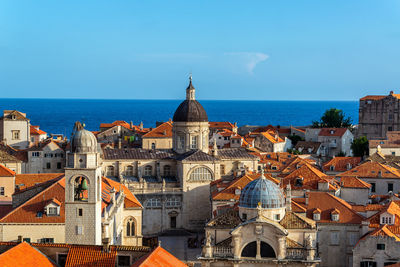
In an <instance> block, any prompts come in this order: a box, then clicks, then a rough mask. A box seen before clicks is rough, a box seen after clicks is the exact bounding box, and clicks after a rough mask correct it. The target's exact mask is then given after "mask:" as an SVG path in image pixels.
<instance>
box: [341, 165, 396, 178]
mask: <svg viewBox="0 0 400 267" xmlns="http://www.w3.org/2000/svg"><path fill="white" fill-rule="evenodd" d="M337 176H339V177H342V176H357V177H359V178H396V179H397V178H400V171H399V170H398V169H396V168H393V167H390V166H387V165H384V164H381V163H378V162H373V161H367V162H365V163H363V164H361V165H359V166H357V167H355V168H353V169H351V170H348V171H346V172H343V173H341V174H338V175H337Z"/></svg>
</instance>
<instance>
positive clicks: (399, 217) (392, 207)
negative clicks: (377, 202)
mask: <svg viewBox="0 0 400 267" xmlns="http://www.w3.org/2000/svg"><path fill="white" fill-rule="evenodd" d="M385 212H387V213H390V214H392V215H394V217H395V219H394V222H393V225H395V226H400V205H399V203H396V202H395V201H391V202H390V203H389V204H387V205H386V206H385V207H384V208H383V209H381V210H380V211H379V212H378V213H375V214H374V215H372V216H371V217H369V218H368V221H369V227H370V228H378V227H379V226H380V215H381V214H382V213H385Z"/></svg>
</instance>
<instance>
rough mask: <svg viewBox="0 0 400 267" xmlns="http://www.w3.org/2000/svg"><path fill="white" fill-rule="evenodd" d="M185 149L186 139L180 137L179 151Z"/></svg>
mask: <svg viewBox="0 0 400 267" xmlns="http://www.w3.org/2000/svg"><path fill="white" fill-rule="evenodd" d="M184 148H185V137H184V136H178V149H184Z"/></svg>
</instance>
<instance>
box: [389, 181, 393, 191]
mask: <svg viewBox="0 0 400 267" xmlns="http://www.w3.org/2000/svg"><path fill="white" fill-rule="evenodd" d="M388 192H393V183H388Z"/></svg>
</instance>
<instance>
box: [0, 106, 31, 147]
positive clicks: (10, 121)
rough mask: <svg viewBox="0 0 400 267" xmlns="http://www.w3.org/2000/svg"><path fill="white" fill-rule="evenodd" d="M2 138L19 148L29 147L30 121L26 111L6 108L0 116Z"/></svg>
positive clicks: (0, 137) (0, 135)
mask: <svg viewBox="0 0 400 267" xmlns="http://www.w3.org/2000/svg"><path fill="white" fill-rule="evenodd" d="M0 140H1V141H3V142H4V143H5V144H7V145H9V146H12V147H14V148H17V149H25V148H27V147H29V143H30V122H29V119H27V118H26V114H25V113H22V112H19V111H16V110H4V112H3V116H2V117H1V118H0Z"/></svg>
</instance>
